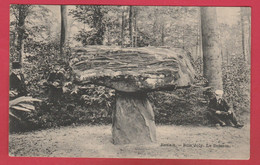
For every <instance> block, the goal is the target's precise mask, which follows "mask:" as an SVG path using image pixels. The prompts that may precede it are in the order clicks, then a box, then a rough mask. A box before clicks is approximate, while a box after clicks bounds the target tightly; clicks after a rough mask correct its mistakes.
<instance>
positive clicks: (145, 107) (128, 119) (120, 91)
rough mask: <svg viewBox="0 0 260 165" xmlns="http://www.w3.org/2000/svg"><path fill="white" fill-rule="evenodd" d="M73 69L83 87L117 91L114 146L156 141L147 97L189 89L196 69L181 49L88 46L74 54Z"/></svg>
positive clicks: (113, 117) (152, 116)
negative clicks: (164, 91)
mask: <svg viewBox="0 0 260 165" xmlns="http://www.w3.org/2000/svg"><path fill="white" fill-rule="evenodd" d="M72 55H73V59H71V60H70V65H71V67H72V70H73V72H74V73H75V75H76V80H77V81H78V82H81V83H83V84H84V83H92V84H96V85H101V86H105V87H108V88H112V89H114V90H115V91H116V92H115V93H116V108H115V109H114V110H113V113H112V140H113V143H114V144H129V143H148V142H155V141H156V127H155V121H154V112H153V108H152V106H151V103H150V102H149V100H148V96H147V93H148V92H153V91H161V90H176V89H178V88H184V87H189V86H190V85H191V84H192V82H193V79H194V75H195V72H194V69H193V66H192V64H191V57H190V56H189V54H188V53H187V52H186V51H185V50H183V49H179V48H156V47H142V48H120V47H111V46H109V47H108V46H87V47H84V48H77V49H74V50H73V51H72Z"/></svg>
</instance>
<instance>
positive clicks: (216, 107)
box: [209, 98, 230, 112]
mask: <svg viewBox="0 0 260 165" xmlns="http://www.w3.org/2000/svg"><path fill="white" fill-rule="evenodd" d="M229 109H230V107H229V106H228V104H227V102H226V100H224V99H221V101H220V103H218V102H217V99H216V98H213V99H211V100H210V102H209V110H210V111H215V112H216V111H222V112H227V111H228V110H229Z"/></svg>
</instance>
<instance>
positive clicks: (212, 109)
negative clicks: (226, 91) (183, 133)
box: [208, 90, 243, 128]
mask: <svg viewBox="0 0 260 165" xmlns="http://www.w3.org/2000/svg"><path fill="white" fill-rule="evenodd" d="M222 96H223V91H222V90H216V91H215V97H214V98H213V99H211V100H210V102H209V108H208V110H209V113H208V114H209V117H210V118H211V119H213V120H214V121H215V122H216V123H217V124H220V125H221V126H226V125H231V126H235V127H236V128H241V127H243V125H241V124H239V123H238V121H237V119H236V116H235V114H234V112H233V111H232V110H231V108H230V107H229V106H228V104H227V102H226V101H225V100H224V99H223V98H222Z"/></svg>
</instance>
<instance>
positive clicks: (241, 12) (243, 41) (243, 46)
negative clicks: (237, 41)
mask: <svg viewBox="0 0 260 165" xmlns="http://www.w3.org/2000/svg"><path fill="white" fill-rule="evenodd" d="M243 17H244V15H243V7H240V18H241V21H240V22H241V31H242V32H241V35H242V53H243V56H244V60H245V61H247V59H246V50H245V49H246V45H245V30H244V29H245V23H244V19H243Z"/></svg>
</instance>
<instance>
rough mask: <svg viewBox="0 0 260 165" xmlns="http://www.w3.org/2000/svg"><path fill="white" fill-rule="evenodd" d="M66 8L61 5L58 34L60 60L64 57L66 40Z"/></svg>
mask: <svg viewBox="0 0 260 165" xmlns="http://www.w3.org/2000/svg"><path fill="white" fill-rule="evenodd" d="M66 8H67V7H66V6H65V5H61V6H60V11H61V34H60V58H62V57H64V52H65V46H66V39H67V11H66Z"/></svg>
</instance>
